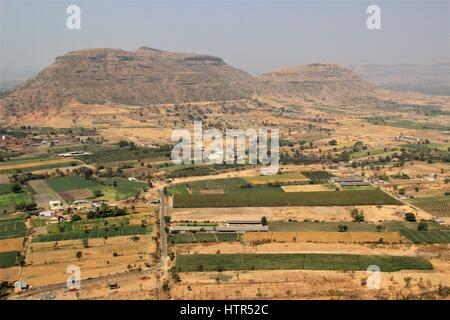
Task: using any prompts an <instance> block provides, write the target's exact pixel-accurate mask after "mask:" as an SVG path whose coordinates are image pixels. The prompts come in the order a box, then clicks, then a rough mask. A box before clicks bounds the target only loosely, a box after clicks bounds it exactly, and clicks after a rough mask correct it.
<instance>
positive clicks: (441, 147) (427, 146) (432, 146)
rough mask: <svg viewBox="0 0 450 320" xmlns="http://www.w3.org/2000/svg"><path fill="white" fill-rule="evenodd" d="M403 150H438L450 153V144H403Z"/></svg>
mask: <svg viewBox="0 0 450 320" xmlns="http://www.w3.org/2000/svg"><path fill="white" fill-rule="evenodd" d="M400 147H402V148H407V149H418V150H420V149H437V150H440V151H448V150H449V148H450V143H423V144H402V145H400Z"/></svg>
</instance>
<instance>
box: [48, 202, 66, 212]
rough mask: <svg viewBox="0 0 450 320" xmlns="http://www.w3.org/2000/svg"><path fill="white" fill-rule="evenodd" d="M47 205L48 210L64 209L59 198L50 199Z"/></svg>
mask: <svg viewBox="0 0 450 320" xmlns="http://www.w3.org/2000/svg"><path fill="white" fill-rule="evenodd" d="M48 205H49V206H50V210H53V211H58V210H64V207H63V204H62V203H61V201H59V200H51V201H49V202H48Z"/></svg>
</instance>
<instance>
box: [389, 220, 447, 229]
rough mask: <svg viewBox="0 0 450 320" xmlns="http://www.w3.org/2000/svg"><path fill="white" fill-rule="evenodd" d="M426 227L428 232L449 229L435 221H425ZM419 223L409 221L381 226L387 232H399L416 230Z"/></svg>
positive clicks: (392, 222)
mask: <svg viewBox="0 0 450 320" xmlns="http://www.w3.org/2000/svg"><path fill="white" fill-rule="evenodd" d="M425 222H426V223H427V226H428V230H430V231H432V230H434V231H435V230H449V231H450V228H449V227H446V226H444V225H441V224H439V223H437V222H435V221H425ZM418 225H419V222H409V221H386V222H383V226H384V227H386V229H387V230H388V231H401V230H405V229H406V230H417V227H418Z"/></svg>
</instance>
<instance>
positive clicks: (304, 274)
mask: <svg viewBox="0 0 450 320" xmlns="http://www.w3.org/2000/svg"><path fill="white" fill-rule="evenodd" d="M180 277H181V282H179V283H176V284H173V286H172V289H171V298H172V299H195V300H200V299H307V300H309V299H319V300H320V299H334V300H336V299H347V300H348V299H404V297H405V296H407V295H414V294H421V293H426V292H429V291H435V290H437V289H438V288H439V285H443V286H448V285H450V278H449V277H448V274H446V273H444V272H427V271H423V272H416V271H413V272H405V273H403V272H392V273H381V286H380V289H379V290H372V289H368V288H367V286H365V285H364V284H365V283H366V281H367V277H368V274H367V272H364V271H357V272H342V271H316V270H315V271H312V270H270V271H225V272H221V273H217V272H192V273H180ZM409 278H411V279H409ZM441 299H442V298H441Z"/></svg>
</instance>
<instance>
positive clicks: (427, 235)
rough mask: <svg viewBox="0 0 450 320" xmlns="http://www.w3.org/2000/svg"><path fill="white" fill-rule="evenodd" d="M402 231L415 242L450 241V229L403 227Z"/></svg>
mask: <svg viewBox="0 0 450 320" xmlns="http://www.w3.org/2000/svg"><path fill="white" fill-rule="evenodd" d="M400 233H401V234H402V236H404V237H406V238H407V239H409V240H411V241H412V242H413V243H450V230H447V231H442V230H433V231H417V230H408V229H403V230H400Z"/></svg>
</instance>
